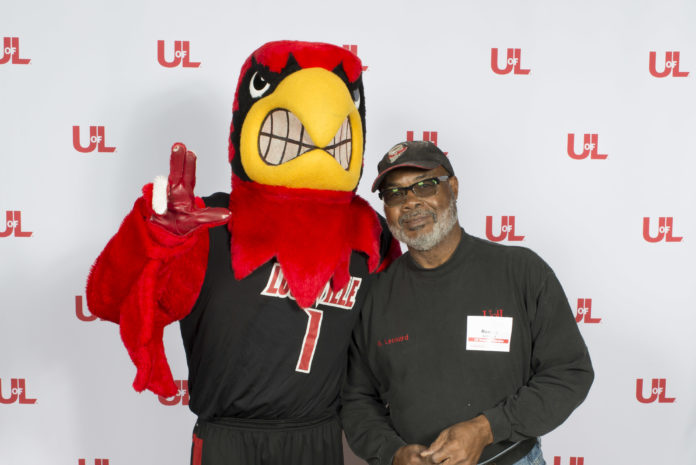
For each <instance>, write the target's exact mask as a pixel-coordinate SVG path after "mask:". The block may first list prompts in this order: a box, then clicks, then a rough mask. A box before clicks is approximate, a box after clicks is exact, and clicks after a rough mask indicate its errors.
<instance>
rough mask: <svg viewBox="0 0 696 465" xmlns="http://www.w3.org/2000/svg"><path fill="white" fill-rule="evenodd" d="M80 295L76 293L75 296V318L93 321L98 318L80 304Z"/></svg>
mask: <svg viewBox="0 0 696 465" xmlns="http://www.w3.org/2000/svg"><path fill="white" fill-rule="evenodd" d="M82 301H83V299H82V296H81V295H76V296H75V315H77V319H78V320H80V321H87V322H89V321H94V320H98V319H99V318H98V317H97V316H96V315H92V314H91V313H89V311H88V310H87V306H86V305H83V304H82Z"/></svg>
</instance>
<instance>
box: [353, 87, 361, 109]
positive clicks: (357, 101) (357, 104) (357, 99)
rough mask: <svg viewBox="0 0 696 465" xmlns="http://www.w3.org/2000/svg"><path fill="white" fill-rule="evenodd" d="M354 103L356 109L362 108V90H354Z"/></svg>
mask: <svg viewBox="0 0 696 465" xmlns="http://www.w3.org/2000/svg"><path fill="white" fill-rule="evenodd" d="M353 103H355V107H356V108H360V89H354V90H353Z"/></svg>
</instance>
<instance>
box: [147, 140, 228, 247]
mask: <svg viewBox="0 0 696 465" xmlns="http://www.w3.org/2000/svg"><path fill="white" fill-rule="evenodd" d="M195 185H196V154H195V153H193V152H191V151H189V150H186V146H185V145H184V144H180V143H177V144H174V146H173V147H172V155H171V158H170V159H169V181H168V184H167V193H166V194H167V208H166V211H164V212H161V213H160V214H157V213H155V214H154V215H152V217H151V218H150V220H151V221H152V222H153V223H155V224H157V225H159V226H161V227H162V228H164V229H166V230H167V231H169V232H170V233H172V234H176V235H177V236H185V235H187V234H189V233H190V232H192V231H195V230H196V229H198V228H200V227H212V226H219V225H222V224H225V223H227V221H228V220H229V218H230V215H231V213H230V211H229V210H228V209H226V208H199V207H197V206H196V202H195V197H194V195H193V188H194V186H195ZM157 195H158V193H156V192H155V193H153V197H155V196H157Z"/></svg>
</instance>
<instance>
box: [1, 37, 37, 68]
mask: <svg viewBox="0 0 696 465" xmlns="http://www.w3.org/2000/svg"><path fill="white" fill-rule="evenodd" d="M0 57H1V58H0V65H4V64H6V63H9V64H11V65H28V64H29V62H31V58H21V57H20V56H19V37H5V38H3V40H2V54H1V55H0Z"/></svg>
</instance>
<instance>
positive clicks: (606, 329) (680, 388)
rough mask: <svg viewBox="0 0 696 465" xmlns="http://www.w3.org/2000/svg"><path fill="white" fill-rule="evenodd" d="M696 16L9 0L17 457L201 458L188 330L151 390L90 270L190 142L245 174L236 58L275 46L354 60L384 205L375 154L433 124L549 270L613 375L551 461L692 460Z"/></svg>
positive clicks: (2, 369) (10, 367)
mask: <svg viewBox="0 0 696 465" xmlns="http://www.w3.org/2000/svg"><path fill="white" fill-rule="evenodd" d="M695 25H696V3H694V2H688V1H681V2H679V1H674V2H671V1H661V2H647V1H611V0H602V1H595V0H592V1H586V2H553V1H538V2H514V1H496V2H493V1H491V2H454V1H452V2H442V1H427V2H426V1H417V2H396V1H388V2H376V1H370V2H367V1H356V2H337V3H332V2H326V1H324V0H311V1H310V0H299V1H286V2H280V1H277V2H276V1H272V2H254V1H248V2H245V3H241V2H236V1H229V2H218V1H213V0H206V1H201V2H188V1H186V2H184V1H169V2H164V1H160V2H139V1H120V2H101V1H86V0H85V1H63V2H52V1H48V0H43V1H22V2H19V1H16V2H5V3H4V4H3V6H2V8H1V9H0V45H1V46H2V48H1V49H0V157H1V160H2V163H0V217H1V219H2V223H1V224H0V273H1V274H0V288H1V291H0V308H1V309H2V310H1V313H0V315H1V320H0V353H1V354H2V356H1V357H0V463H2V464H12V465H21V464H29V465H36V464H48V463H50V464H61V465H93V464H94V465H146V464H147V465H149V464H164V463H166V464H181V465H184V464H188V460H189V453H190V443H191V431H192V427H193V424H194V421H195V417H194V415H193V414H192V413H191V412H190V411H189V410H188V406H187V404H188V393H187V381H186V379H187V368H186V363H185V356H184V351H183V348H182V345H181V340H180V335H179V329H178V326H177V325H172V326H170V327H168V328H167V329H166V331H165V347H166V350H167V353H168V356H169V361H170V364H171V366H172V370H173V373H174V376H175V379H176V380H177V383H178V385H179V387H180V390H179V393H178V394H177V395H176V396H175V397H172V398H158V397H157V396H156V395H153V394H152V393H150V392H146V393H143V394H137V393H135V392H134V391H133V389H132V388H131V382H132V379H133V377H134V375H135V369H134V367H133V366H132V364H131V362H130V359H129V358H128V356H127V354H126V351H125V349H124V348H123V347H122V344H121V341H120V337H119V333H118V328H117V326H116V325H114V324H111V323H107V322H104V321H100V320H98V319H97V318H95V317H94V316H93V315H92V314H91V313H90V311H89V308H87V305H86V302H85V297H84V287H85V279H86V276H87V273H88V271H89V268H90V266H91V265H92V263H93V261H94V259H95V258H96V257H97V255H98V254H99V252H100V251H101V250H102V248H103V247H104V245H105V244H106V242H107V240H108V239H109V238H110V237H111V236H112V235H113V234H114V233H115V231H116V230H117V228H118V226H119V224H120V222H121V220H122V218H123V217H124V216H125V214H126V213H127V212H128V211H129V210H130V208H131V205H132V204H133V202H134V200H135V199H136V198H137V197H138V195H139V192H140V187H141V186H142V185H143V184H145V183H147V182H150V181H151V180H152V179H153V178H154V176H156V175H160V174H164V175H166V174H167V173H168V166H169V149H170V146H171V144H172V143H173V142H175V141H181V142H184V143H186V144H187V146H188V147H189V148H190V149H192V150H194V151H196V152H197V154H198V156H199V159H198V173H197V174H198V182H197V194H198V195H208V194H210V193H213V192H216V191H229V184H230V170H229V165H228V163H227V137H228V128H229V123H230V118H231V104H232V99H233V96H234V89H235V86H236V82H237V77H238V73H239V69H240V67H241V65H242V63H243V61H244V59H245V58H246V57H247V56H248V55H249V54H250V53H251V51H253V50H254V49H255V48H257V47H258V46H259V45H261V44H262V43H264V42H267V41H270V40H278V39H296V40H312V41H324V42H330V43H334V44H337V45H342V46H345V47H347V48H349V49H350V50H353V51H354V52H356V53H357V54H358V55H359V56H360V57H361V58H362V60H363V64H364V67H365V72H364V83H365V92H366V104H367V146H366V158H365V173H364V175H363V180H362V182H361V186H360V188H359V193H360V194H361V195H362V196H363V197H365V198H366V199H367V200H368V201H369V202H370V203H371V204H372V205H373V206H374V207H375V208H377V209H380V210H381V205H380V202H379V199H378V198H377V196H376V195H374V194H372V193H371V192H370V191H369V186H370V184H371V183H372V180H373V179H374V175H375V173H376V164H377V161H378V160H379V159H380V157H381V156H382V155H383V154H384V153H385V152H386V151H387V150H388V149H389V148H390V147H391V146H392V145H393V144H394V143H396V142H399V141H402V140H405V139H427V140H431V141H433V142H435V143H436V144H438V145H439V146H440V147H441V148H442V149H443V150H444V151H446V152H448V154H449V156H450V157H451V159H452V164H453V165H454V168H455V171H456V174H457V176H458V177H459V180H460V181H459V185H460V194H459V212H460V221H461V223H462V225H463V226H464V228H465V229H466V230H467V231H468V232H470V233H471V234H474V235H477V236H479V237H483V238H487V239H488V240H491V241H495V242H500V243H503V244H511V245H521V246H526V247H529V248H531V249H533V250H535V251H536V252H538V253H539V254H540V255H541V256H542V257H543V258H544V259H545V260H546V261H547V262H548V263H549V264H550V265H551V266H552V268H553V269H554V270H555V271H556V273H557V275H558V276H559V279H560V280H561V282H562V284H563V286H564V288H565V291H566V294H567V296H568V299H569V300H570V304H571V306H572V308H573V309H574V311H575V314H576V320H577V324H578V325H579V327H580V330H581V331H582V334H583V336H584V338H585V341H586V342H587V344H588V346H589V348H590V352H591V355H592V359H593V362H594V367H595V370H596V380H595V382H594V385H593V387H592V390H591V392H590V394H589V396H588V398H587V400H586V401H585V402H584V404H582V405H581V406H580V407H579V408H578V410H577V411H576V412H575V413H574V414H573V415H572V416H571V417H570V419H569V420H568V421H566V422H565V423H564V424H563V425H562V426H560V427H559V428H557V429H556V430H555V431H553V432H552V433H549V434H548V435H546V436H545V437H544V438H543V451H544V455H545V458H546V461H547V463H549V464H553V465H607V464H617V463H618V464H651V463H683V464H694V463H696V441H695V439H696V403H695V402H694V392H695V390H694V386H696V357H695V356H694V354H695V353H696V337H695V335H694V333H695V332H696V312H695V310H696V308H695V307H694V302H695V301H696V278H695V276H696V273H694V271H693V262H694V259H696V254H695V253H694V252H696V249H695V247H694V244H695V243H696V181H694V179H695V177H696V149H695V148H694V147H695V145H694V134H695V132H696V110H695V109H696V27H694V26H695ZM346 458H347V459H346V462H347V463H348V464H359V463H363V462H362V461H361V460H359V459H357V458H355V457H354V456H353V455H352V454H351V453H350V452H349V451H346Z"/></svg>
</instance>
